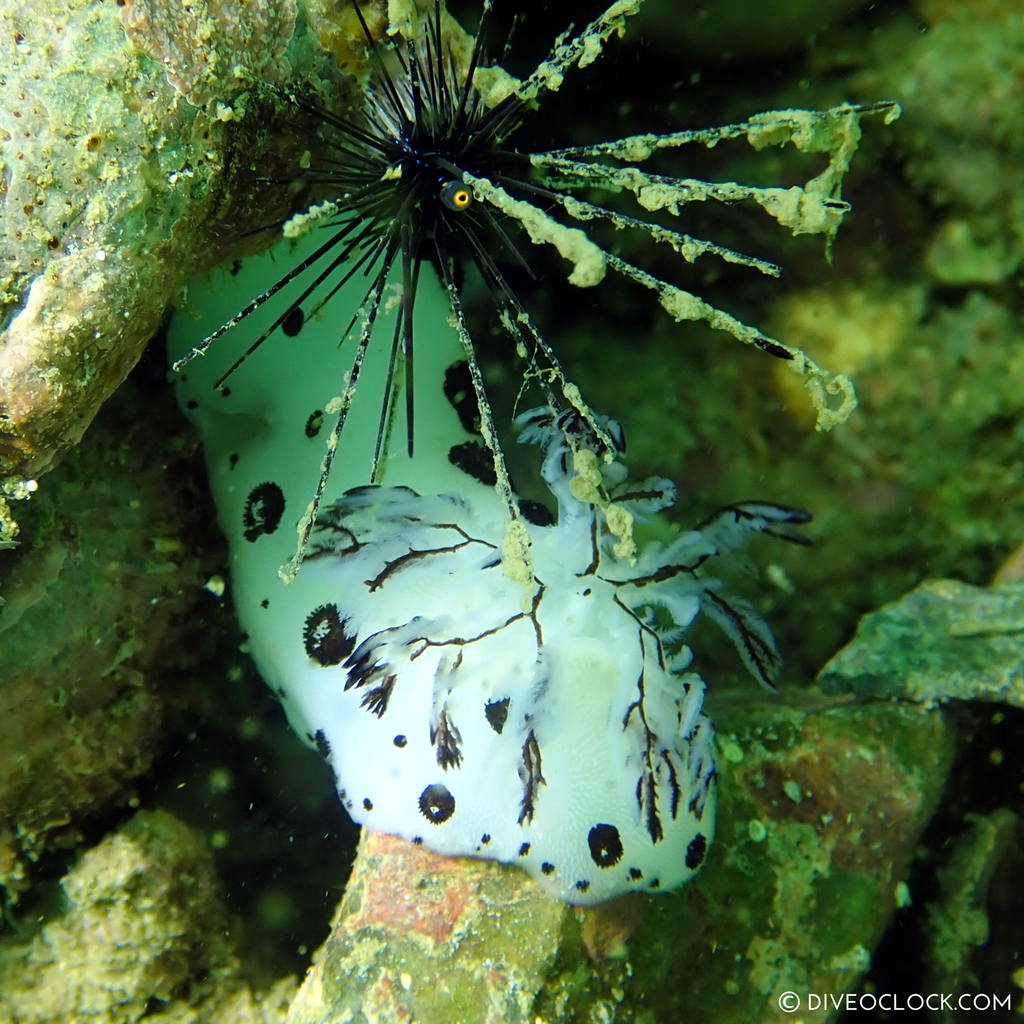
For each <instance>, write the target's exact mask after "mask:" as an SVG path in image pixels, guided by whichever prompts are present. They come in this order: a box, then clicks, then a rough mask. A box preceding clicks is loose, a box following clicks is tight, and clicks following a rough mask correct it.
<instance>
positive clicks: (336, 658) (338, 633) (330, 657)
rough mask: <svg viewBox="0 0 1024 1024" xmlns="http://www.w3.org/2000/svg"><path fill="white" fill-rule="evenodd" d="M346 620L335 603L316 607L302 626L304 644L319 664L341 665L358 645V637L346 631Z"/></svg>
mask: <svg viewBox="0 0 1024 1024" xmlns="http://www.w3.org/2000/svg"><path fill="white" fill-rule="evenodd" d="M345 625H346V620H345V619H343V618H342V617H341V614H340V613H339V612H338V606H337V605H335V604H322V605H320V607H319V608H314V609H313V611H311V612H310V613H309V615H308V616H307V618H306V624H305V625H304V626H303V627H302V646H303V647H304V648H305V649H306V654H307V655H309V657H310V658H311V659H312V660H313V661H315V662H316V663H317V664H318V665H323V666H324V667H325V668H326V667H327V666H328V665H340V664H341V663H342V662H343V661H344V660H345V659H346V658H347V657H348V656H349V655H350V654H351V653H352V648H353V647H355V645H356V638H355V636H353V635H350V634H349V633H347V632H346V631H345Z"/></svg>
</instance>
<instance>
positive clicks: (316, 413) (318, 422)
mask: <svg viewBox="0 0 1024 1024" xmlns="http://www.w3.org/2000/svg"><path fill="white" fill-rule="evenodd" d="M323 425H324V411H323V409H314V410H313V411H312V412H311V413H310V414H309V416H308V418H307V419H306V427H305V430H306V437H316V435H317V434H319V433H320V428H321V427H322V426H323Z"/></svg>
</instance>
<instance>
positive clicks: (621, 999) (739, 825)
mask: <svg viewBox="0 0 1024 1024" xmlns="http://www.w3.org/2000/svg"><path fill="white" fill-rule="evenodd" d="M716 711H717V717H718V721H719V725H720V738H721V746H722V750H723V755H724V756H723V758H722V774H721V788H720V810H719V836H718V838H717V840H716V842H715V845H714V847H713V850H712V854H711V856H710V857H709V860H708V863H707V865H706V867H705V868H704V870H703V872H702V873H701V875H700V876H699V877H698V880H697V881H696V882H695V883H692V884H691V885H689V886H687V887H685V888H684V889H682V890H681V891H680V892H677V893H673V894H670V895H663V896H648V897H640V898H635V899H633V898H631V899H625V900H619V901H613V902H612V903H610V904H607V905H605V906H603V907H598V908H595V909H593V910H587V911H581V910H576V909H572V908H569V907H566V906H564V905H562V904H558V903H555V902H553V901H551V900H550V899H548V898H547V897H545V896H544V895H542V894H541V892H540V891H539V890H538V889H537V888H536V887H535V886H534V885H533V884H532V883H531V882H530V881H529V879H528V878H527V876H526V875H525V873H523V872H521V871H519V870H518V869H516V868H513V867H504V866H501V865H496V864H490V863H485V862H480V861H472V860H446V859H444V858H441V857H437V856H435V855H432V854H429V853H426V852H425V851H423V850H421V849H420V848H418V847H416V846H413V845H412V844H410V843H407V842H404V841H401V840H398V839H394V838H388V837H381V836H375V835H372V834H370V835H365V836H364V839H363V842H362V844H361V847H360V851H359V854H358V856H357V859H356V865H355V869H354V872H353V876H352V879H351V880H350V883H349V887H348V890H347V892H346V895H345V898H344V900H343V901H342V903H341V905H340V907H339V909H338V912H337V915H336V917H335V920H334V922H333V924H332V931H331V935H330V937H329V939H328V941H327V943H326V944H325V945H324V947H323V948H322V949H321V951H320V952H319V954H318V955H317V958H316V962H315V964H314V967H313V969H312V972H311V974H310V975H309V976H308V977H307V979H306V981H305V983H304V985H303V988H302V990H301V992H300V994H299V996H298V997H297V999H296V1002H295V1004H294V1006H293V1008H292V1011H291V1015H290V1017H289V1022H290V1024H332V1022H341V1021H351V1022H353V1024H358V1022H370V1021H372V1022H375V1024H387V1022H392V1021H395V1022H397V1021H404V1020H416V1021H418V1022H420V1024H434V1022H437V1024H476V1022H480V1024H484V1022H487V1024H492V1022H493V1024H497V1022H499V1021H501V1022H508V1024H515V1022H517V1021H522V1022H534V1024H535V1022H540V1021H544V1022H556V1021H559V1022H570V1024H575V1022H579V1024H583V1022H590V1021H593V1020H599V1019H604V1020H614V1021H616V1022H620V1024H631V1022H634V1021H636V1022H640V1021H643V1022H645V1024H658V1022H664V1024H671V1022H676V1021H679V1020H686V1019H692V1020H707V1021H715V1022H716V1024H727V1022H730V1021H736V1022H752V1021H774V1020H785V1019H790V1018H788V1017H787V1014H786V1013H785V1012H784V1011H783V1010H781V1009H780V1008H779V1004H778V1000H779V998H780V997H781V996H782V995H783V993H785V992H787V991H789V992H797V993H800V994H802V995H806V994H807V993H809V992H822V991H828V992H834V993H840V992H843V991H847V990H849V989H851V988H853V987H854V986H855V985H856V984H857V982H858V981H859V979H860V978H861V977H862V975H863V973H864V972H865V971H866V970H867V968H868V966H869V964H870V960H871V951H872V949H873V948H874V945H875V943H876V942H877V941H878V939H879V936H880V935H881V933H882V931H883V930H884V928H885V926H886V924H887V922H888V919H889V916H890V914H891V913H892V912H893V911H894V909H895V908H896V905H897V904H896V900H897V897H896V893H897V886H898V884H899V883H900V882H902V881H903V880H904V878H905V877H906V873H907V871H908V866H909V863H910V859H911V857H912V856H913V853H914V850H915V847H916V844H917V842H918V839H919V836H920V833H921V830H922V829H923V828H924V826H925V824H926V823H927V821H928V820H929V818H930V816H931V814H932V811H933V809H934V807H935V803H936V801H937V799H938V795H939V793H940V791H941V789H942V786H943V783H944V781H945V778H946V773H947V772H948V770H949V766H950V763H951V758H952V752H953V744H952V738H951V734H950V733H949V732H947V729H946V726H945V723H944V721H943V719H942V716H941V715H940V714H939V713H937V712H929V711H924V710H922V709H920V708H917V707H908V706H899V705H889V704H870V705H856V704H851V703H849V702H845V701H843V702H838V703H837V702H835V701H827V700H822V699H820V698H797V699H794V700H791V701H788V702H783V701H773V700H771V699H760V700H757V699H751V700H744V701H742V702H738V703H735V704H729V705H724V706H719V707H718V708H717V709H716ZM602 1015H603V1016H602ZM828 1016H829V1013H828V1011H827V1010H823V1011H822V1012H813V1011H808V1012H806V1013H804V1015H803V1019H804V1020H807V1021H821V1020H825V1019H827V1018H828Z"/></svg>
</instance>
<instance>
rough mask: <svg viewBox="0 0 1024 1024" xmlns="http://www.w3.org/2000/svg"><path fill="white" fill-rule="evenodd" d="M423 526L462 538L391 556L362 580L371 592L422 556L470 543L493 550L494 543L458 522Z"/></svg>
mask: <svg viewBox="0 0 1024 1024" xmlns="http://www.w3.org/2000/svg"><path fill="white" fill-rule="evenodd" d="M423 525H424V526H429V527H430V528H432V529H435V530H454V531H455V532H456V533H457V534H458V535H459V536H460V537H462V540H460V541H458V542H457V543H455V544H450V545H448V546H447V547H438V548H424V549H419V548H410V549H409V550H408V551H407V552H406V553H405V554H404V555H399V556H398V557H397V558H392V559H391V560H390V561H388V562H385V563H384V568H383V569H381V571H380V572H379V573H377V575H376V576H374V577H373V579H369V580H364V581H363V582H364V583H365V584H366V586H367V587H368V588H369V590H370V593H371V594H372V593H373V592H374V591H375V590H378V589H380V587H382V586H383V585H384V583H385V582H386V581H387V579H388V577H389V576H391V575H392V574H393V573H396V572H398V571H399V570H401V569H404V568H406V567H407V566H409V565H411V564H413V563H414V562H418V561H419V560H420V559H423V558H430V557H432V556H434V555H451V554H454V553H455V552H456V551H461V550H462V549H463V548H465V547H468V546H469V545H470V544H482V545H483V546H484V547H486V548H490V549H491V550H495V545H494V544H491V543H490V542H489V541H486V540H481V539H480V538H479V537H471V536H470V535H469V534H468V533H467V532H466V531H465V530H464V529H463V528H462V527H461V526H459V524H458V523H424V524H423Z"/></svg>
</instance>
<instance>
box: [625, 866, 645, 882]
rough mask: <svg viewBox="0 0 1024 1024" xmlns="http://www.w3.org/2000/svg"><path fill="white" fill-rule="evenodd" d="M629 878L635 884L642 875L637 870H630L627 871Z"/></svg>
mask: <svg viewBox="0 0 1024 1024" xmlns="http://www.w3.org/2000/svg"><path fill="white" fill-rule="evenodd" d="M629 877H630V878H632V879H633V881H634V882H635V881H637V880H638V879H641V878H643V877H644V873H643V872H642V871H641V870H640V869H639V868H630V869H629Z"/></svg>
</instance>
